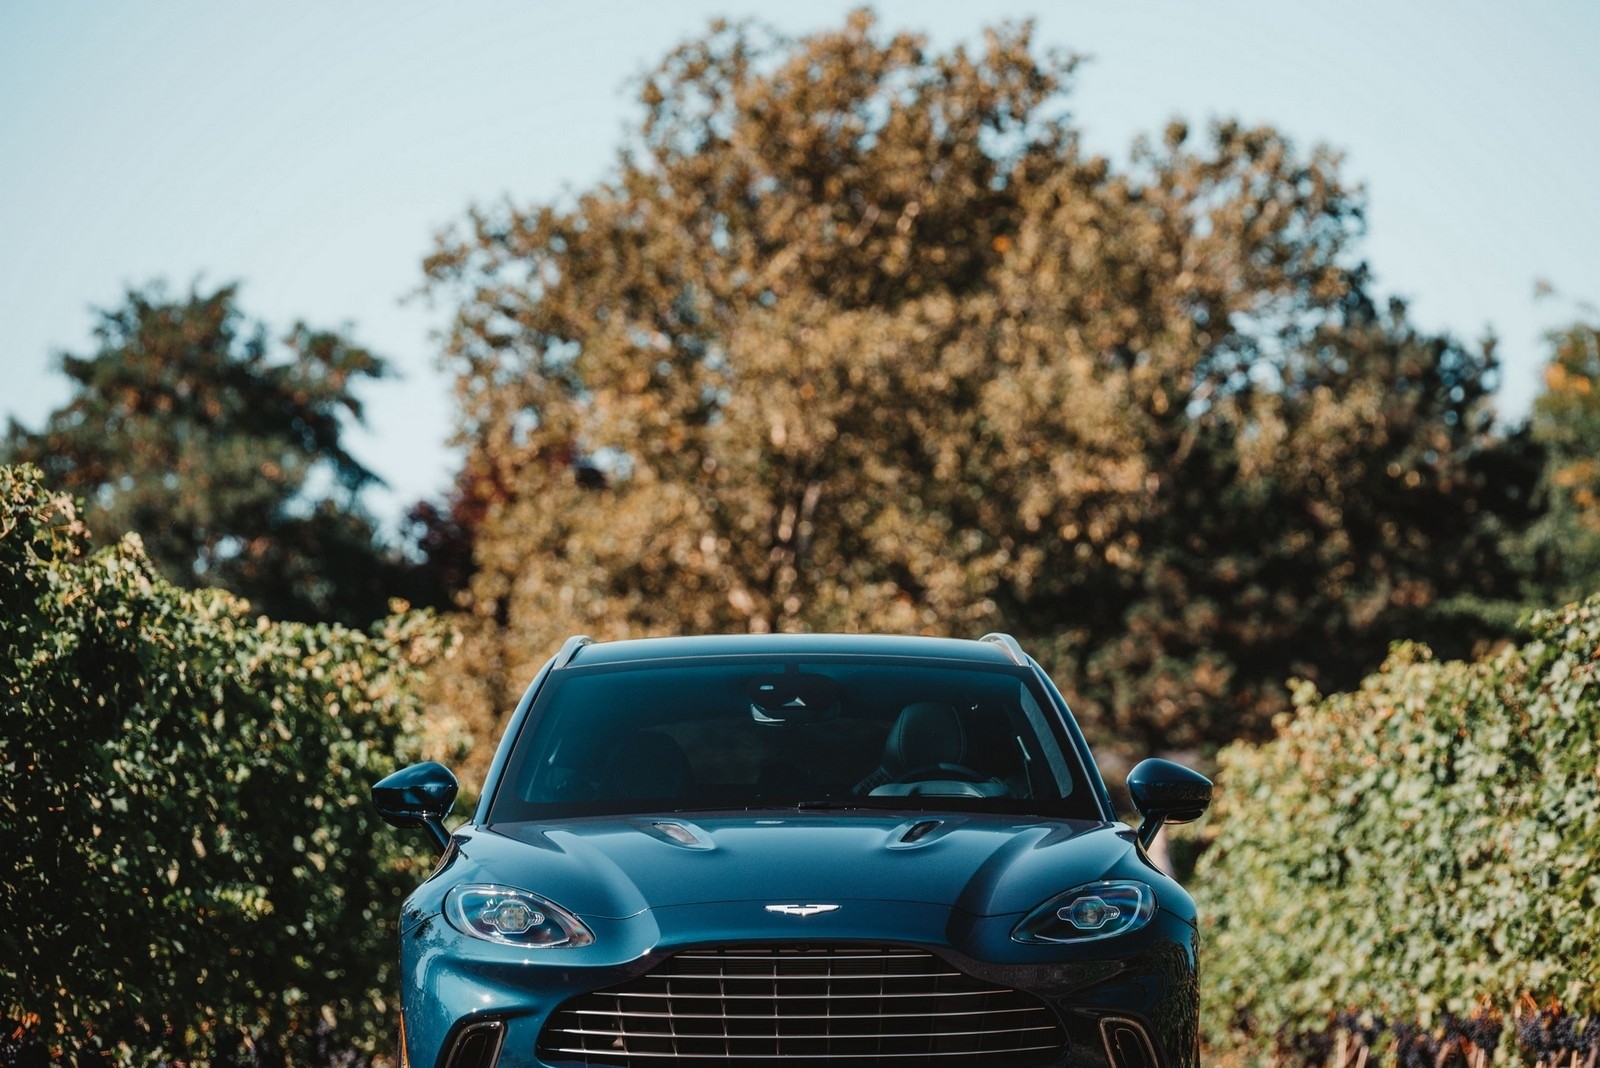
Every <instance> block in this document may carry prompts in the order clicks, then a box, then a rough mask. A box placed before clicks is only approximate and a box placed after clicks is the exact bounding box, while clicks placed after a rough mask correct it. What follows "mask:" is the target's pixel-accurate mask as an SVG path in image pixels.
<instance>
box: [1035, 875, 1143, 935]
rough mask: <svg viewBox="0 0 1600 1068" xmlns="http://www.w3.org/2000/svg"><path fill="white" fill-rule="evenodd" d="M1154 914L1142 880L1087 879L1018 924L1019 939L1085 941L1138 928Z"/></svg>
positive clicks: (1125, 932) (1052, 899) (1046, 903)
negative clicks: (1085, 883)
mask: <svg viewBox="0 0 1600 1068" xmlns="http://www.w3.org/2000/svg"><path fill="white" fill-rule="evenodd" d="M1155 914H1156V895H1155V891H1153V890H1151V889H1150V888H1149V887H1148V886H1146V885H1145V884H1144V883H1136V882H1110V883H1090V884H1089V885H1087V886H1080V887H1078V888H1077V889H1076V890H1068V891H1067V892H1066V893H1064V894H1062V895H1061V896H1060V897H1055V898H1051V899H1050V900H1049V901H1047V902H1045V903H1044V904H1043V905H1041V906H1040V907H1039V908H1037V909H1035V910H1034V911H1033V912H1032V913H1030V914H1029V916H1028V918H1027V919H1025V920H1023V921H1022V922H1021V923H1019V924H1017V929H1016V930H1015V931H1012V932H1011V937H1012V938H1014V939H1016V940H1017V941H1018V942H1087V941H1090V940H1091V939H1095V938H1110V937H1112V936H1113V935H1121V934H1127V933H1128V932H1129V931H1137V930H1138V929H1139V928H1141V927H1143V926H1144V925H1145V924H1146V923H1148V922H1150V917H1151V916H1154V915H1155Z"/></svg>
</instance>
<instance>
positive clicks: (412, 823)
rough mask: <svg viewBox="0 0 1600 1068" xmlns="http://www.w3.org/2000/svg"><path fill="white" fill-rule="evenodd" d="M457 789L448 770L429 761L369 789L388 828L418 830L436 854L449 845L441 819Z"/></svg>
mask: <svg viewBox="0 0 1600 1068" xmlns="http://www.w3.org/2000/svg"><path fill="white" fill-rule="evenodd" d="M459 789H460V786H459V785H458V784H457V783H456V777H455V776H454V775H452V774H451V773H450V769H449V768H447V767H445V766H444V765H443V764H438V763H435V762H434V761H432V760H429V761H427V762H425V763H422V764H413V765H411V766H410V767H408V768H401V769H400V770H399V771H397V772H395V773H394V774H393V775H389V776H387V777H385V778H384V779H383V780H382V781H380V782H379V783H378V785H376V786H374V787H373V788H372V804H373V805H374V806H375V807H376V808H377V810H378V815H380V816H382V817H383V820H384V822H385V823H387V824H389V825H390V826H391V827H421V828H422V829H423V830H425V831H427V832H428V836H429V837H430V838H432V839H433V844H434V845H435V846H436V847H437V848H438V850H439V852H441V853H442V852H444V849H445V846H447V845H449V844H450V832H449V831H447V830H445V828H444V818H445V817H446V816H448V815H449V814H450V806H451V805H453V804H455V801H456V791H457V790H459Z"/></svg>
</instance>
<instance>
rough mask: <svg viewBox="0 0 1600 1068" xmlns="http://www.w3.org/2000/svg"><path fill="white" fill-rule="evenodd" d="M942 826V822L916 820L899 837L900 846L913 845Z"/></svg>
mask: <svg viewBox="0 0 1600 1068" xmlns="http://www.w3.org/2000/svg"><path fill="white" fill-rule="evenodd" d="M943 825H944V821H943V820H918V821H917V822H916V823H913V824H912V825H911V826H910V827H907V828H906V833H905V834H902V835H901V836H900V842H899V844H900V845H914V844H915V843H917V842H920V841H922V840H923V839H924V838H926V837H927V836H928V835H929V834H931V833H933V832H934V831H936V830H938V829H939V828H940V827H942V826H943Z"/></svg>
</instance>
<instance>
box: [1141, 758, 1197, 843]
mask: <svg viewBox="0 0 1600 1068" xmlns="http://www.w3.org/2000/svg"><path fill="white" fill-rule="evenodd" d="M1128 793H1129V794H1130V795H1132V797H1133V807H1134V808H1136V809H1138V810H1139V815H1141V816H1143V817H1144V822H1143V823H1141V824H1139V844H1140V845H1142V846H1144V847H1145V848H1147V849H1148V848H1149V847H1150V843H1151V842H1153V841H1154V840H1155V837H1156V832H1157V831H1159V830H1160V829H1161V826H1162V824H1165V823H1188V822H1190V821H1191V820H1197V819H1199V818H1200V817H1201V816H1203V815H1205V811H1206V809H1207V808H1209V807H1210V805H1211V780H1210V779H1208V778H1206V777H1205V776H1204V775H1201V774H1200V773H1199V772H1198V771H1190V770H1189V769H1188V768H1186V767H1184V766H1183V765H1182V764H1174V763H1173V762H1172V761H1170V760H1157V759H1155V758H1151V759H1150V760H1142V761H1140V762H1139V764H1138V765H1137V766H1135V767H1134V769H1133V770H1132V771H1130V772H1128Z"/></svg>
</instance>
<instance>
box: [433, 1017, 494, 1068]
mask: <svg viewBox="0 0 1600 1068" xmlns="http://www.w3.org/2000/svg"><path fill="white" fill-rule="evenodd" d="M505 1037H506V1028H505V1024H503V1023H501V1022H500V1021H499V1020H485V1021H484V1022H482V1023H475V1024H469V1025H467V1026H466V1027H464V1028H462V1029H461V1031H460V1032H459V1033H457V1035H456V1040H455V1041H454V1042H452V1043H451V1044H450V1053H449V1054H448V1055H447V1056H446V1057H445V1059H444V1063H445V1068H495V1065H496V1064H497V1063H499V1060H500V1044H501V1043H502V1042H504V1041H505Z"/></svg>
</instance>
